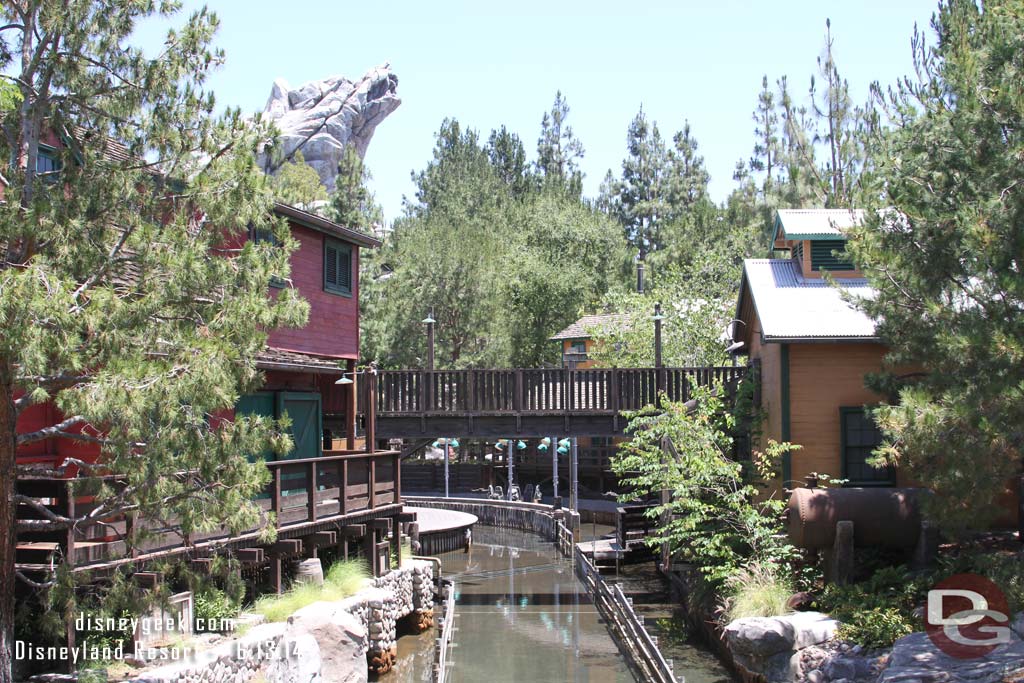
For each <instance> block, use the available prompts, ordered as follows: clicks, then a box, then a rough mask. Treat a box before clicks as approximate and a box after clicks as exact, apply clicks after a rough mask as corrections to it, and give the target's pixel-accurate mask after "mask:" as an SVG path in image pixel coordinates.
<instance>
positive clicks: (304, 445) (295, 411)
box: [277, 391, 324, 460]
mask: <svg viewBox="0 0 1024 683" xmlns="http://www.w3.org/2000/svg"><path fill="white" fill-rule="evenodd" d="M286 413H287V415H288V417H290V418H291V420H292V429H291V431H292V433H291V436H292V442H293V443H294V448H292V452H291V453H289V454H287V455H286V456H285V459H287V460H299V459H302V458H319V457H320V456H321V455H322V454H323V443H324V437H323V427H322V424H323V422H322V421H323V414H322V413H321V412H320V394H312V393H298V392H290V391H281V392H278V394H277V414H278V415H280V416H283V415H285V414H286Z"/></svg>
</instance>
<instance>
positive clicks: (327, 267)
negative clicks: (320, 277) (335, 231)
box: [324, 240, 352, 296]
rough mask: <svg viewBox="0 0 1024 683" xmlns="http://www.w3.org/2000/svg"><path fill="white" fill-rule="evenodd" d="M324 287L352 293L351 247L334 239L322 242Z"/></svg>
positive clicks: (336, 292)
mask: <svg viewBox="0 0 1024 683" xmlns="http://www.w3.org/2000/svg"><path fill="white" fill-rule="evenodd" d="M324 289H325V290H327V291H329V292H334V293H335V294H344V295H346V296H348V295H351V294H352V247H351V246H349V245H347V244H344V243H342V242H338V241H335V240H327V241H326V242H324Z"/></svg>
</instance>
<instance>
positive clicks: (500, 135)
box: [487, 126, 534, 199]
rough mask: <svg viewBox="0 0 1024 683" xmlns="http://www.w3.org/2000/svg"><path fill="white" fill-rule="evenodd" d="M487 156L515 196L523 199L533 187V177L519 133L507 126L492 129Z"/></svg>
mask: <svg viewBox="0 0 1024 683" xmlns="http://www.w3.org/2000/svg"><path fill="white" fill-rule="evenodd" d="M487 156H488V157H489V158H490V160H491V165H492V166H494V170H495V172H497V174H498V177H499V178H500V179H501V180H502V181H503V182H504V183H505V184H506V185H507V186H508V188H509V191H510V192H511V193H512V196H513V197H515V198H516V199H523V198H524V197H526V195H527V194H528V193H529V192H530V191H531V190H532V189H533V185H534V182H533V178H532V176H531V173H530V167H529V165H528V164H527V163H526V149H525V148H524V147H523V141H522V140H520V139H519V136H518V135H516V134H515V133H512V132H510V131H509V130H508V129H507V128H505V126H502V127H501V128H500V129H499V130H492V131H491V137H490V138H488V140H487Z"/></svg>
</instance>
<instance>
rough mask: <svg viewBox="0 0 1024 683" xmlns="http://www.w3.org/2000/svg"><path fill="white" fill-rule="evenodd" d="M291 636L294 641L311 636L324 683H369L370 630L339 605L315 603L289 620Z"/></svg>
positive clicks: (334, 603)
mask: <svg viewBox="0 0 1024 683" xmlns="http://www.w3.org/2000/svg"><path fill="white" fill-rule="evenodd" d="M288 633H289V636H291V637H298V636H303V635H305V636H309V637H311V638H312V639H313V640H314V641H315V642H316V643H317V644H318V645H319V649H320V653H319V659H320V670H321V672H322V674H323V680H324V681H330V682H331V683H364V682H365V681H366V677H367V672H366V658H365V651H364V650H363V642H364V641H365V638H366V629H365V628H363V625H362V624H361V623H359V620H358V619H357V618H356V617H354V616H352V615H351V614H350V613H349V612H347V611H346V610H344V609H341V608H340V605H339V603H336V602H314V603H313V604H312V605H307V606H306V607H303V608H302V609H300V610H299V611H297V612H295V614H293V615H291V616H290V617H289V618H288Z"/></svg>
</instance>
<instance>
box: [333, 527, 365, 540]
mask: <svg viewBox="0 0 1024 683" xmlns="http://www.w3.org/2000/svg"><path fill="white" fill-rule="evenodd" d="M338 531H339V532H341V535H342V536H344V537H345V538H362V537H363V536H365V535H366V525H365V524H346V525H345V526H343V527H340V528H339V529H338Z"/></svg>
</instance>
